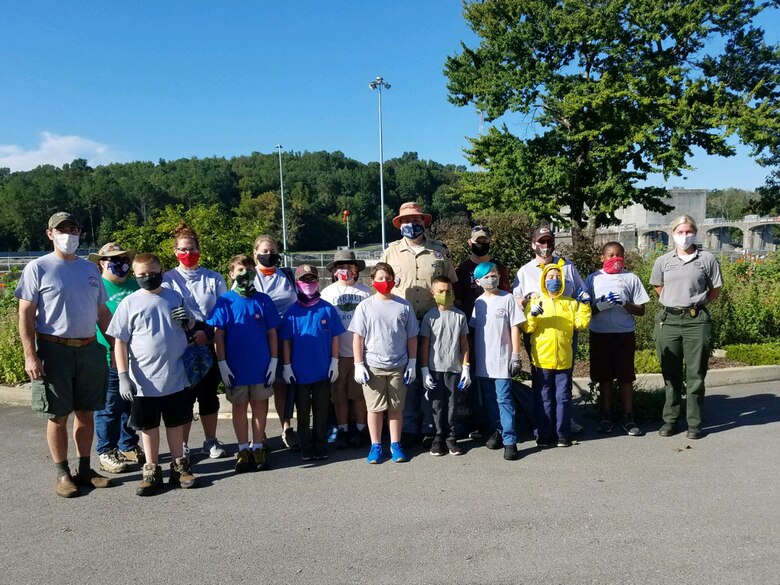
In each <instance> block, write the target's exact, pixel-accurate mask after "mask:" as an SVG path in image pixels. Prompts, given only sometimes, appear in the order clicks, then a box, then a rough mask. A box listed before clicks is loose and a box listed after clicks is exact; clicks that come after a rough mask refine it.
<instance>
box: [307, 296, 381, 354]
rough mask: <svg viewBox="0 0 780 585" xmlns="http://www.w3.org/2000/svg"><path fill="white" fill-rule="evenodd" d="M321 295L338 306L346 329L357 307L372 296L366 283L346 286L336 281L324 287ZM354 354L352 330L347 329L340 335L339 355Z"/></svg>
mask: <svg viewBox="0 0 780 585" xmlns="http://www.w3.org/2000/svg"><path fill="white" fill-rule="evenodd" d="M320 296H321V297H322V298H323V299H324V300H326V301H328V302H329V303H330V304H331V305H333V306H334V307H336V310H337V311H338V313H339V317H341V324H342V325H344V329H348V328H349V323H350V321H352V316H353V315H354V314H355V309H357V306H358V305H359V304H360V303H361V302H362V301H364V300H365V299H367V298H368V297H369V296H371V291H369V290H368V287H367V286H366V285H365V284H355V285H353V286H344V285H342V284H339V283H338V282H334V283H333V284H330V285H328V286H326V287H325V288H324V289H322V292H321V293H320ZM352 355H353V352H352V332H351V331H349V330H347V331H345V332H344V333H343V334H342V335H339V357H352Z"/></svg>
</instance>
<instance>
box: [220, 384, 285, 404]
mask: <svg viewBox="0 0 780 585" xmlns="http://www.w3.org/2000/svg"><path fill="white" fill-rule="evenodd" d="M273 395H274V387H273V386H269V387H268V388H266V387H265V386H263V385H262V384H249V385H248V386H234V387H233V388H231V389H230V390H225V398H227V399H228V402H230V404H244V403H245V402H249V401H250V400H268V399H269V398H271V396H273Z"/></svg>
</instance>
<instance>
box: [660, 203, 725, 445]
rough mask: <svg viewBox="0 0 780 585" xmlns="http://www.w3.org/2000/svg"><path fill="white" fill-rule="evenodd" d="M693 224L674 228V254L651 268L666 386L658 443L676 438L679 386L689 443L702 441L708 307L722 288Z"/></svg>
mask: <svg viewBox="0 0 780 585" xmlns="http://www.w3.org/2000/svg"><path fill="white" fill-rule="evenodd" d="M697 231H698V228H697V226H696V221H695V220H694V219H693V218H692V217H690V216H689V215H681V216H680V217H678V218H677V219H675V220H674V222H672V239H673V240H674V248H673V249H672V251H671V252H667V253H666V254H664V255H663V256H661V257H660V258H658V260H656V261H655V264H654V265H653V270H652V273H651V275H650V284H651V285H653V286H654V287H655V290H656V292H657V293H658V295H659V297H660V300H661V305H662V306H661V309H660V310H659V311H658V314H657V315H656V319H655V347H656V351H657V352H658V359H659V361H660V362H661V373H662V374H663V377H664V383H665V385H666V402H665V404H664V410H663V419H664V424H663V426H662V427H661V429H660V430H659V431H658V434H659V435H661V436H662V437H671V436H672V435H674V434H676V433H677V432H678V430H679V429H678V423H679V418H680V414H681V413H680V410H681V408H680V402H681V396H682V392H683V382H685V389H686V394H687V396H688V398H687V413H686V415H687V419H688V432H687V437H688V438H689V439H700V438H701V437H703V436H704V434H703V432H702V429H701V425H702V406H703V404H704V377H705V376H706V374H707V365H708V362H709V357H710V351H711V350H712V322H711V321H710V313H709V311H708V310H707V305H708V304H709V303H711V302H713V301H715V299H717V298H718V295H719V294H720V289H721V287H722V286H723V279H722V277H721V274H720V266H719V265H718V261H717V260H716V259H715V256H713V255H712V254H710V253H709V252H707V251H705V250H699V249H698V247H697V246H696V233H697Z"/></svg>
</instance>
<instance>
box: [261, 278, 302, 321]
mask: <svg viewBox="0 0 780 585" xmlns="http://www.w3.org/2000/svg"><path fill="white" fill-rule="evenodd" d="M255 288H256V289H257V290H259V291H260V292H262V293H265V294H267V295H268V296H269V297H271V300H272V301H273V303H274V307H276V310H277V311H279V316H280V317H284V314H285V313H286V312H287V309H289V308H290V307H291V306H292V304H293V303H295V301H297V300H298V293H297V291H296V290H295V285H294V284H293V283H292V282H290V279H289V278H287V276H286V275H285V274H284V272H282V269H281V268H277V269H276V271H275V272H274V273H273V274H271V275H270V276H266V275H265V274H261V273H260V272H258V273H257V276H255Z"/></svg>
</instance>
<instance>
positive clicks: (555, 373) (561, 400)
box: [531, 368, 572, 440]
mask: <svg viewBox="0 0 780 585" xmlns="http://www.w3.org/2000/svg"><path fill="white" fill-rule="evenodd" d="M531 375H532V376H533V395H534V432H535V434H536V438H537V439H542V440H548V439H552V437H553V435H555V434H557V435H558V437H559V438H560V437H568V436H569V435H570V434H571V384H572V382H571V370H570V369H569V370H544V369H542V368H534V369H533V372H532V374H531Z"/></svg>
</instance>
